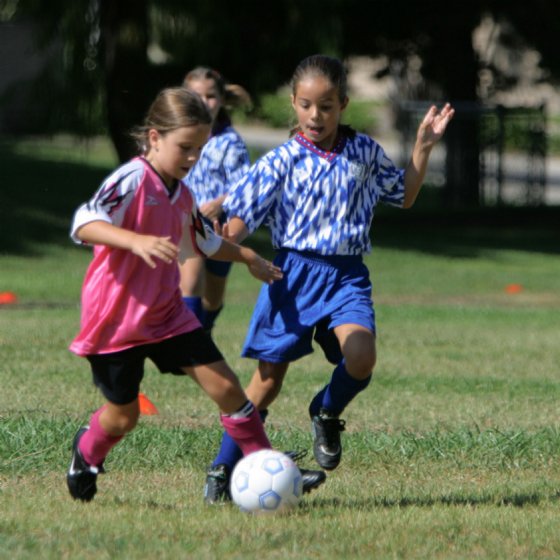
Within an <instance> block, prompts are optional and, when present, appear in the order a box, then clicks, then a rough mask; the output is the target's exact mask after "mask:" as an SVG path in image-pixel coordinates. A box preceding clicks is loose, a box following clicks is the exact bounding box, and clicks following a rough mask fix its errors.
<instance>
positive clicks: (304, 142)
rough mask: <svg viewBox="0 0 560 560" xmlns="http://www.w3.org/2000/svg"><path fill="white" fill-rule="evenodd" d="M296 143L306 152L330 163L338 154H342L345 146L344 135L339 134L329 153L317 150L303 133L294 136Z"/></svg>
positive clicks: (317, 147) (320, 149)
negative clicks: (308, 151)
mask: <svg viewBox="0 0 560 560" xmlns="http://www.w3.org/2000/svg"><path fill="white" fill-rule="evenodd" d="M295 140H296V142H298V144H300V145H301V146H303V147H305V148H307V149H308V150H310V151H312V152H313V153H314V154H317V155H318V156H319V157H322V158H323V159H326V160H327V161H329V162H330V161H332V160H333V159H334V158H335V157H336V156H337V155H338V154H340V153H342V150H344V146H346V135H345V134H340V135H339V137H338V142H337V143H336V144H335V146H334V148H333V149H332V150H331V151H330V152H329V151H327V150H323V149H322V148H319V146H317V145H315V144H314V143H313V142H311V140H309V138H307V137H306V136H305V135H304V134H303V132H298V133H297V134H296V136H295Z"/></svg>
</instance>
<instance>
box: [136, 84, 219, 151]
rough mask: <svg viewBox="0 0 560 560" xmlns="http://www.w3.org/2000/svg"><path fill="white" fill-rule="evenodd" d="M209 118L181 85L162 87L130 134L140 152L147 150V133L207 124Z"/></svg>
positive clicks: (197, 98)
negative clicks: (140, 121)
mask: <svg viewBox="0 0 560 560" xmlns="http://www.w3.org/2000/svg"><path fill="white" fill-rule="evenodd" d="M211 122H212V117H211V116H210V112H209V111H208V108H207V107H206V105H205V104H204V102H203V101H202V99H201V98H200V97H199V96H198V95H197V94H196V93H193V92H192V91H189V90H188V89H186V88H184V87H174V88H166V89H163V90H162V91H160V92H159V93H158V95H157V96H156V98H155V100H154V101H153V102H152V104H151V105H150V108H149V109H148V112H147V114H146V118H145V119H144V123H143V124H142V125H141V126H138V127H136V128H135V129H134V130H133V131H132V133H131V135H132V137H133V138H134V139H135V140H136V143H137V145H138V149H139V151H140V153H145V152H146V151H147V149H148V132H149V131H150V129H155V130H157V131H158V132H159V133H160V134H162V135H164V134H166V133H167V132H171V131H173V130H176V129H178V128H182V127H184V126H196V125H198V124H211Z"/></svg>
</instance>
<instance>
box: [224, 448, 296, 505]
mask: <svg viewBox="0 0 560 560" xmlns="http://www.w3.org/2000/svg"><path fill="white" fill-rule="evenodd" d="M230 490H231V498H232V500H233V501H234V502H235V503H236V504H237V505H238V506H239V508H240V509H241V511H245V512H251V513H273V512H278V511H286V510H289V509H291V508H293V507H295V506H296V505H297V504H298V502H299V499H300V497H301V492H302V479H301V472H300V470H299V469H298V467H297V465H296V464H295V463H294V462H293V461H292V459H290V457H288V456H287V455H285V454H284V453H281V452H280V451H275V450H273V449H261V450H260V451H255V452H254V453H251V454H250V455H247V456H246V457H243V459H241V461H239V462H238V463H237V465H235V468H234V469H233V473H232V475H231V487H230Z"/></svg>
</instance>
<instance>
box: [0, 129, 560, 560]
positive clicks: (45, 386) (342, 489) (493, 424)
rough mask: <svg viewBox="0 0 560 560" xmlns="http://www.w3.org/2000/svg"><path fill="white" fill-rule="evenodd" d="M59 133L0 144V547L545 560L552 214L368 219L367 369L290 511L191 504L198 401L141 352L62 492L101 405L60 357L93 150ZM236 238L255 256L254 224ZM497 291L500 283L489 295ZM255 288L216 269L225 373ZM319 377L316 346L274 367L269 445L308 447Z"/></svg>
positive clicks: (558, 425)
mask: <svg viewBox="0 0 560 560" xmlns="http://www.w3.org/2000/svg"><path fill="white" fill-rule="evenodd" d="M68 146H69V144H68V141H67V140H65V139H63V140H62V141H59V140H56V141H54V140H53V142H51V143H49V144H47V145H45V144H44V143H42V142H39V141H33V142H31V141H28V142H21V143H14V142H12V141H10V142H9V143H8V142H5V143H3V145H2V148H3V149H2V150H1V151H0V154H2V155H1V156H0V164H1V165H2V168H3V173H4V174H5V177H7V178H8V179H9V180H8V181H3V182H2V185H1V186H0V189H2V194H3V199H4V204H3V205H2V206H1V207H0V213H1V214H2V215H1V216H0V227H1V228H2V236H0V271H1V274H0V292H1V291H8V290H10V291H14V292H15V293H16V294H17V296H18V298H19V299H18V303H17V304H16V305H5V306H0V386H1V387H2V390H1V391H0V558H10V559H12V558H18V559H19V558H37V557H40V558H47V559H51V558H52V559H59V558H174V557H178V558H196V559H205V558H208V559H214V558H225V559H242V558H265V559H276V558H278V559H285V558H292V559H298V560H299V559H323V558H341V557H346V558H352V559H354V558H356V559H371V558H442V559H447V558H508V559H509V558H552V557H558V556H560V536H559V534H558V515H559V513H560V507H559V497H560V467H559V466H558V465H560V416H559V413H558V394H559V391H560V379H559V377H558V364H559V363H560V345H558V312H559V309H560V295H559V294H558V272H559V267H558V262H559V261H558V257H559V249H558V243H557V240H558V233H559V231H558V230H559V226H558V224H559V223H560V221H559V220H558V218H559V216H558V210H557V209H554V208H549V209H540V210H535V209H532V210H526V209H502V210H495V211H486V210H485V211H480V212H466V211H465V212H455V213H453V214H443V213H441V212H436V211H434V210H432V208H431V206H430V204H429V199H430V192H426V193H423V194H424V195H426V196H425V197H423V199H421V200H420V201H419V205H418V207H415V208H414V209H412V210H410V211H407V212H399V211H396V210H394V209H383V210H381V209H380V211H379V213H378V216H376V219H375V224H374V228H373V235H372V239H373V245H374V251H373V253H372V254H371V255H370V256H368V257H367V259H366V262H367V264H368V266H369V268H370V270H371V272H372V278H373V281H374V299H375V307H376V315H377V322H378V331H379V332H378V354H379V356H378V364H377V367H376V371H375V379H374V381H373V382H372V384H371V385H370V387H369V388H368V390H367V391H365V392H364V393H362V394H360V395H359V396H358V397H357V399H356V400H355V401H354V402H353V403H352V405H351V406H350V407H349V408H348V409H347V411H345V413H344V418H345V420H346V421H347V431H346V432H345V433H344V434H343V443H344V456H343V461H342V463H341V465H340V467H339V468H338V469H337V470H336V471H334V472H332V473H329V474H328V479H327V483H326V484H325V485H324V486H323V487H322V488H321V489H320V490H318V491H315V492H314V493H312V494H311V495H309V496H306V497H305V498H304V499H303V500H302V503H301V506H300V507H299V508H298V509H297V510H296V511H294V512H293V513H292V514H290V515H287V516H283V517H274V518H269V517H259V516H256V517H252V516H246V515H244V514H242V513H240V512H239V511H237V510H236V509H235V508H234V507H233V506H226V507H219V508H208V507H205V506H204V504H203V502H202V496H201V492H202V485H203V482H204V471H205V468H206V466H207V465H208V463H209V462H210V461H211V459H212V457H213V453H214V452H215V449H216V446H217V444H218V441H219V438H220V433H221V432H220V426H219V422H218V416H217V411H216V408H215V407H214V405H213V404H212V403H211V402H210V401H209V400H208V398H207V397H206V396H205V395H204V394H203V393H202V392H201V390H200V389H199V388H198V387H197V386H196V385H195V384H194V383H192V382H191V381H189V380H188V379H185V378H178V377H175V376H167V375H165V376H164V375H159V374H157V373H156V371H155V368H154V367H153V366H152V365H151V364H147V367H146V377H145V380H144V383H143V386H142V389H143V391H144V392H145V393H147V394H148V396H149V397H150V399H151V400H152V401H153V402H154V403H155V404H156V406H157V407H158V409H159V412H160V413H159V414H158V415H156V416H149V417H148V416H146V417H142V419H141V423H140V425H139V427H138V428H137V429H136V430H135V431H134V432H133V433H132V434H130V435H129V436H128V437H127V438H125V439H124V440H123V442H122V443H121V444H119V445H118V446H117V447H115V449H114V450H113V452H112V453H111V454H110V456H109V457H108V458H107V462H106V467H107V471H108V473H107V474H106V475H104V476H102V477H100V480H99V493H98V495H97V496H96V499H95V500H94V502H92V503H91V504H87V505H84V504H81V503H75V502H74V501H72V500H71V499H70V498H69V496H68V495H67V490H66V487H65V481H64V476H65V471H66V468H67V465H68V460H69V451H70V443H71V440H72V437H73V434H74V432H75V430H76V428H77V427H78V426H79V425H80V424H81V423H82V422H85V421H87V419H88V417H89V414H90V413H91V412H92V411H93V410H95V409H96V408H97V407H98V406H99V405H100V404H101V403H102V402H103V401H102V398H101V397H100V395H99V394H98V392H97V391H96V390H95V388H94V387H93V385H92V384H91V377H90V373H89V368H88V365H87V362H86V361H85V360H83V359H81V358H78V357H76V356H74V355H72V354H71V353H70V352H69V351H68V350H67V347H68V344H69V342H70V340H71V339H72V337H73V336H74V334H75V333H76V332H77V329H78V323H79V294H80V285H81V281H82V278H83V274H84V271H85V269H86V267H87V264H88V262H89V258H90V252H89V250H88V249H83V248H77V247H74V246H73V245H72V244H71V243H70V241H69V239H68V233H67V231H68V226H69V222H70V219H71V216H72V212H73V210H74V208H75V207H76V206H77V205H78V204H79V203H80V202H81V201H83V200H85V199H86V198H87V197H88V196H89V195H90V194H91V192H92V191H93V190H94V189H95V188H96V187H97V184H98V182H99V181H100V180H101V179H102V177H103V176H104V175H105V174H106V173H108V172H109V171H110V169H111V167H112V165H113V163H114V160H113V158H112V155H111V153H110V151H109V150H107V148H106V145H103V144H102V145H101V146H95V150H94V151H93V152H89V151H87V150H85V149H84V151H83V152H82V153H81V154H80V153H79V150H71V151H68V149H69V148H68ZM65 154H66V155H65ZM7 185H9V187H8V186H7ZM53 192H54V193H55V196H54V197H53V196H51V195H52V193H53ZM250 243H251V244H252V245H253V246H254V247H256V248H258V249H259V250H260V251H262V252H263V253H264V254H267V255H268V256H270V248H269V241H268V236H267V234H266V233H265V232H259V233H258V234H257V235H256V236H254V237H253V238H252V239H251V240H250ZM512 283H516V284H521V285H522V287H523V289H522V291H521V292H520V293H517V294H509V293H507V291H506V287H507V285H508V284H512ZM258 289H259V286H258V283H257V282H256V281H255V280H253V279H252V278H251V277H250V276H249V275H248V273H247V272H246V270H244V268H243V267H242V266H240V265H235V266H234V268H233V272H232V276H231V280H230V282H229V284H228V296H227V306H226V308H225V309H224V312H223V315H222V316H221V317H220V319H219V322H218V324H217V327H216V334H215V337H216V340H217V341H218V344H219V346H220V348H221V349H222V351H223V352H224V355H225V356H226V358H227V360H228V362H229V363H230V364H231V365H232V367H233V368H234V369H235V370H236V371H237V372H238V373H239V375H240V377H241V378H242V380H243V381H244V382H245V381H247V380H248V379H249V377H250V374H251V372H252V369H253V367H254V364H253V363H252V362H251V361H249V360H245V359H242V358H240V357H239V350H240V347H241V344H242V341H243V337H244V333H245V330H246V326H247V323H248V321H249V317H250V314H251V310H252V305H253V303H254V301H255V298H256V295H257V292H258ZM330 370H331V367H330V366H329V365H327V363H326V361H325V360H324V359H323V357H322V356H321V354H320V352H314V353H313V354H312V355H310V356H307V357H305V358H304V359H302V360H300V361H299V362H297V363H295V364H293V365H292V367H291V369H290V373H289V375H288V377H287V380H286V383H285V386H284V389H283V391H282V393H281V395H280V396H279V397H278V399H277V401H276V403H275V405H274V406H273V407H272V409H271V414H270V416H269V419H268V421H267V425H268V432H269V435H270V437H271V439H272V441H273V444H274V446H275V447H278V448H279V449H293V448H305V449H310V448H311V444H312V438H311V434H310V431H309V420H308V418H307V415H306V408H307V404H308V401H309V399H310V398H311V397H312V396H313V394H314V392H315V391H316V390H317V389H319V388H320V387H322V386H323V385H324V383H325V382H326V381H327V379H328V377H329V374H330ZM303 465H304V466H306V467H312V466H313V461H312V459H311V458H310V457H308V458H306V459H305V460H304V462H303Z"/></svg>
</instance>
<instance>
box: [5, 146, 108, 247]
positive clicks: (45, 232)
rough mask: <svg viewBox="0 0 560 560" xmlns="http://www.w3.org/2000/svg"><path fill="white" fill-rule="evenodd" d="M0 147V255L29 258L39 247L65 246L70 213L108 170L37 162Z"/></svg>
mask: <svg viewBox="0 0 560 560" xmlns="http://www.w3.org/2000/svg"><path fill="white" fill-rule="evenodd" d="M1 147H2V149H1V150H0V168H1V169H2V176H3V179H2V182H1V183H0V193H1V196H2V203H1V204H0V253H3V254H12V255H29V256H32V255H37V254H39V253H40V252H41V246H43V245H53V244H54V245H69V239H68V234H69V229H70V223H71V220H72V216H73V214H74V211H75V210H76V208H77V207H78V206H79V205H80V204H81V203H82V202H84V201H86V200H88V199H89V198H90V197H91V195H92V194H93V193H94V192H95V190H96V189H97V188H98V186H99V185H100V183H101V181H102V180H103V178H104V177H105V176H106V175H107V174H108V172H109V171H110V169H103V168H99V167H94V166H89V165H87V164H78V163H66V162H55V161H52V162H51V161H44V160H38V159H34V158H32V157H29V156H22V155H17V154H14V153H11V152H10V151H9V149H8V148H7V147H6V144H5V143H2V146H1Z"/></svg>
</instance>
